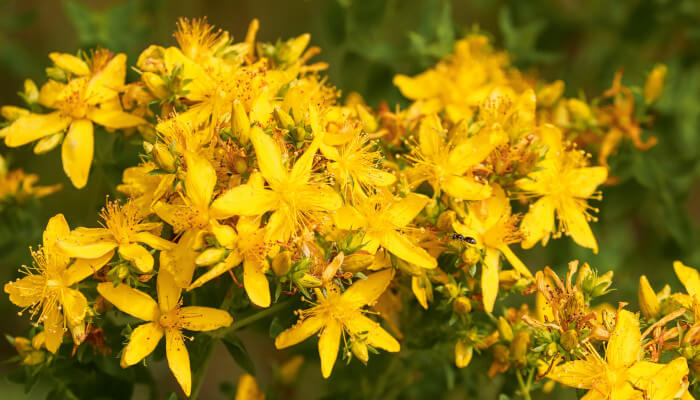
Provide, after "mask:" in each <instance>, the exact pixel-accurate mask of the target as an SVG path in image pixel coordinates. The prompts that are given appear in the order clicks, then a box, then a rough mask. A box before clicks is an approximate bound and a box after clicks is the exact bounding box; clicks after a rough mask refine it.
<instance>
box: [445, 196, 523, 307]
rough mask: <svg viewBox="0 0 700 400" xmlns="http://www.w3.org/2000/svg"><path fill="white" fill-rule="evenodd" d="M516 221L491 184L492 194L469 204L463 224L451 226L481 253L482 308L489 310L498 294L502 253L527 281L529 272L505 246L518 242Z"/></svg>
mask: <svg viewBox="0 0 700 400" xmlns="http://www.w3.org/2000/svg"><path fill="white" fill-rule="evenodd" d="M516 222H517V218H516V217H515V216H513V215H511V212H510V203H509V201H508V198H507V197H506V194H505V192H504V191H503V189H501V187H500V186H498V185H495V184H494V185H493V195H492V196H491V197H490V198H488V199H486V200H482V201H480V202H474V203H472V204H470V205H469V214H468V215H467V216H466V218H465V220H464V221H463V222H455V223H453V224H452V227H453V228H454V230H455V232H457V233H459V234H461V235H464V236H469V237H473V238H474V239H475V240H476V246H477V247H478V248H483V249H484V250H485V255H484V258H483V260H482V271H481V291H482V295H483V302H484V309H485V310H486V311H487V312H491V311H493V306H494V303H495V301H496V295H498V282H499V277H498V273H499V269H500V268H499V266H500V258H501V254H503V255H504V256H505V257H506V259H508V261H509V262H510V264H511V265H512V266H513V268H515V270H516V271H517V272H518V273H519V274H521V275H524V276H526V277H528V278H532V273H531V272H530V270H529V269H527V267H526V266H525V264H523V262H522V261H520V259H519V258H518V256H516V255H515V254H514V253H513V251H512V250H511V249H510V247H508V244H509V243H515V242H518V241H519V240H520V235H519V234H518V231H517V228H516V226H515V224H516Z"/></svg>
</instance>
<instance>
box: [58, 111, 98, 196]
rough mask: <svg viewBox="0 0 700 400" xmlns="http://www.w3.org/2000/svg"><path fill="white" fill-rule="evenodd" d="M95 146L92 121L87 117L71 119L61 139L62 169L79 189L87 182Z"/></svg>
mask: <svg viewBox="0 0 700 400" xmlns="http://www.w3.org/2000/svg"><path fill="white" fill-rule="evenodd" d="M94 148H95V143H94V136H93V126H92V122H90V120H87V119H80V120H76V121H73V123H72V124H71V125H70V129H69V130H68V134H67V135H66V137H65V139H63V146H61V158H62V159H63V170H64V171H65V173H66V175H68V177H69V178H70V180H71V182H72V183H73V186H75V187H76V188H78V189H81V188H83V187H84V186H85V184H87V180H88V175H89V174H90V165H91V164H92V154H93V151H94Z"/></svg>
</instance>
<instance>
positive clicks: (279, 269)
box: [272, 251, 292, 276]
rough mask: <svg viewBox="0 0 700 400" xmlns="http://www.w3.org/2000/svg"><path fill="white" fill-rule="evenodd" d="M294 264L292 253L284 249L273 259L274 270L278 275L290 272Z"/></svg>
mask: <svg viewBox="0 0 700 400" xmlns="http://www.w3.org/2000/svg"><path fill="white" fill-rule="evenodd" d="M291 266H292V255H291V253H290V252H288V251H283V252H281V253H279V254H277V255H276V256H275V258H273V259H272V271H274V272H275V275H277V276H284V275H287V274H288V273H289V269H290V268H291Z"/></svg>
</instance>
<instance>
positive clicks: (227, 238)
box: [209, 219, 238, 248]
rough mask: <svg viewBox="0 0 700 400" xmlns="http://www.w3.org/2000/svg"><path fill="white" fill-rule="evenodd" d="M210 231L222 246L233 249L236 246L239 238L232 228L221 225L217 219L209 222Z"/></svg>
mask: <svg viewBox="0 0 700 400" xmlns="http://www.w3.org/2000/svg"><path fill="white" fill-rule="evenodd" d="M209 230H210V231H211V233H213V234H214V237H215V238H216V241H217V242H219V244H220V245H222V246H224V247H226V248H231V247H233V246H234V245H235V244H236V239H238V236H237V235H236V231H235V230H234V229H233V227H232V226H230V225H222V224H219V223H218V222H216V220H215V219H212V220H210V221H209Z"/></svg>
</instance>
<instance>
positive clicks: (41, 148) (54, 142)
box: [34, 132, 63, 154]
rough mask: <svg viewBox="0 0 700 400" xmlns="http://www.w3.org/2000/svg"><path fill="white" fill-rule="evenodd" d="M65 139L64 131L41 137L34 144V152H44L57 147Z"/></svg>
mask: <svg viewBox="0 0 700 400" xmlns="http://www.w3.org/2000/svg"><path fill="white" fill-rule="evenodd" d="M62 140H63V132H59V133H54V134H53V135H49V136H46V137H43V138H41V139H39V141H37V142H36V145H35V146H34V154H44V153H48V152H49V151H51V150H53V149H54V148H56V146H58V145H59V143H61V141H62Z"/></svg>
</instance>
